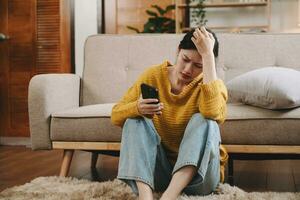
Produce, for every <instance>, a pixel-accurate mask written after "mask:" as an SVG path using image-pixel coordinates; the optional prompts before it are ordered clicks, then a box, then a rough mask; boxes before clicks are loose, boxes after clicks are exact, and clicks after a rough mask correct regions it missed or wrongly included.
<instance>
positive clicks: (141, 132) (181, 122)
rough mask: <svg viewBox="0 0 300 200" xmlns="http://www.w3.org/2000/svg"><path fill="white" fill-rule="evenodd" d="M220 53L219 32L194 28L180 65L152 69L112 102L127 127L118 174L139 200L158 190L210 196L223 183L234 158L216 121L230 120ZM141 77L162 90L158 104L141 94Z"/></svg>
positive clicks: (116, 119) (115, 116)
mask: <svg viewBox="0 0 300 200" xmlns="http://www.w3.org/2000/svg"><path fill="white" fill-rule="evenodd" d="M217 55H218V41H217V38H216V36H215V34H214V33H212V32H211V31H209V30H206V29H205V27H200V28H197V29H196V30H192V31H190V32H189V33H187V34H186V35H185V36H184V38H183V39H182V41H181V42H180V44H179V47H178V55H177V61H176V64H175V65H174V66H172V65H171V64H170V63H169V62H168V61H165V62H164V63H162V64H160V65H155V66H153V67H150V68H149V69H147V70H146V71H145V72H144V73H143V74H142V75H141V76H140V77H139V79H138V80H137V81H136V82H135V84H134V85H133V86H132V87H131V88H129V90H128V91H127V93H126V94H125V95H124V97H123V98H122V100H121V101H120V102H119V103H118V104H116V105H115V106H114V107H113V110H112V118H111V119H112V123H113V124H115V125H118V126H121V127H123V132H122V142H121V153H120V161H119V171H118V178H119V179H121V180H123V181H125V182H126V183H127V184H129V186H130V187H131V188H132V189H133V191H134V192H135V193H136V194H138V195H139V199H153V194H152V192H153V191H160V192H163V194H162V196H161V199H168V200H171V199H176V198H177V196H179V195H180V194H181V192H184V193H186V194H187V195H206V194H209V193H211V192H213V191H214V190H215V189H216V187H217V185H218V183H219V182H220V181H224V165H225V162H226V160H227V157H228V156H227V153H226V151H225V149H224V148H223V147H222V146H220V141H221V138H220V133H219V127H218V125H217V123H216V121H217V122H218V123H223V122H224V120H225V115H226V101H227V90H226V87H225V86H224V83H223V82H222V81H221V80H220V79H218V78H217V75H216V68H215V56H217ZM142 83H146V84H148V85H152V86H154V87H156V88H157V89H158V91H159V103H157V102H158V100H157V99H142V98H141V97H140V96H141V91H140V85H141V84H142ZM151 103H152V104H151ZM153 103H156V104H153ZM220 163H221V165H220Z"/></svg>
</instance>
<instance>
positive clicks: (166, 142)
mask: <svg viewBox="0 0 300 200" xmlns="http://www.w3.org/2000/svg"><path fill="white" fill-rule="evenodd" d="M168 67H170V63H169V62H168V61H165V62H163V63H162V64H159V65H155V66H152V67H150V68H148V69H147V70H145V72H144V73H143V74H142V75H141V76H140V77H139V78H138V80H137V81H136V82H135V83H134V85H133V86H132V87H130V88H129V89H128V91H127V92H126V94H125V95H124V96H123V98H122V99H121V101H120V102H119V103H117V104H116V105H115V106H114V107H113V110H112V116H111V120H112V123H113V124H114V125H117V126H121V127H122V126H123V124H124V122H125V121H126V119H127V118H135V117H141V114H140V113H139V111H138V108H137V101H138V99H139V98H140V95H141V91H140V85H141V83H146V84H149V85H152V86H154V87H156V88H157V89H158V91H159V99H160V102H162V103H163V104H164V109H163V110H162V114H161V115H154V117H153V119H152V120H153V123H154V126H155V128H156V130H157V132H158V134H159V135H160V137H161V142H162V145H163V146H164V147H165V149H166V153H167V156H168V159H169V160H170V161H171V163H173V164H174V163H175V162H176V159H177V155H178V150H179V145H180V142H181V140H182V137H183V134H184V130H185V128H186V126H187V124H188V122H189V120H190V118H191V117H192V115H193V114H194V113H197V112H200V113H201V114H202V115H203V116H204V117H205V118H208V119H213V120H216V121H217V122H218V123H223V122H224V120H225V115H226V101H227V90H226V87H225V85H224V83H223V81H222V80H220V79H218V80H215V81H212V82H210V83H207V84H203V82H202V77H203V74H200V75H199V76H198V77H196V78H195V79H194V80H193V81H192V82H191V83H189V84H188V85H187V86H185V87H184V89H183V90H182V91H181V93H180V94H178V95H175V94H173V93H171V83H170V81H169V77H168ZM227 159H228V154H227V152H226V150H225V148H224V147H223V146H222V145H221V146H220V164H221V168H220V175H221V181H222V182H223V181H224V169H225V163H226V161H227Z"/></svg>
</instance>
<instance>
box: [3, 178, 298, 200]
mask: <svg viewBox="0 0 300 200" xmlns="http://www.w3.org/2000/svg"><path fill="white" fill-rule="evenodd" d="M219 191H220V192H219V194H212V195H208V196H204V197H201V196H189V197H188V196H181V197H180V198H179V200H216V199H221V200H235V199H241V200H244V199H247V200H253V199H259V200H264V199H268V200H285V199H288V200H299V199H300V193H299V192H298V193H277V192H264V193H260V192H251V193H247V192H245V191H243V190H241V189H239V188H238V187H231V186H230V185H228V184H221V185H220V187H219ZM155 196H156V198H157V197H158V196H159V194H156V195H155ZM0 199H1V200H4V199H5V200H21V199H22V200H37V199H39V200H43V199H47V200H67V199H68V200H82V199H84V200H100V199H101V200H110V199H121V200H133V199H137V197H136V196H135V195H134V194H133V193H132V192H131V189H130V188H129V187H128V186H127V185H126V184H124V183H123V182H121V181H119V180H117V179H115V180H114V181H107V182H102V183H101V182H91V181H88V180H78V179H76V178H71V177H68V178H61V177H56V176H52V177H40V178H36V179H34V180H32V181H31V182H30V183H26V184H24V185H21V186H15V187H12V188H8V189H6V190H4V191H2V192H1V193H0Z"/></svg>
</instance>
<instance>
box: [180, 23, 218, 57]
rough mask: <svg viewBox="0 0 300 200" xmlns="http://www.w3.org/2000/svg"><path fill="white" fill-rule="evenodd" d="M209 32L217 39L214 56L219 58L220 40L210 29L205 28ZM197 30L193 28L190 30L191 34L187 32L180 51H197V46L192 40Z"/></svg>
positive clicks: (181, 42)
mask: <svg viewBox="0 0 300 200" xmlns="http://www.w3.org/2000/svg"><path fill="white" fill-rule="evenodd" d="M205 29H206V30H207V31H208V32H210V33H211V34H212V35H213V37H214V38H215V45H214V49H213V52H214V56H215V57H218V55H219V42H218V38H217V36H216V34H215V33H214V32H212V31H211V30H210V29H208V28H205ZM194 31H195V29H194V28H193V29H192V30H190V31H189V32H187V33H186V34H185V35H184V37H183V39H182V40H181V41H180V44H179V49H196V50H197V48H196V46H195V44H194V43H193V41H192V40H191V38H192V37H193V33H194Z"/></svg>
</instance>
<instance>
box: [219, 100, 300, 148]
mask: <svg viewBox="0 0 300 200" xmlns="http://www.w3.org/2000/svg"><path fill="white" fill-rule="evenodd" d="M220 128H221V135H222V143H223V144H255V145H260V144H269V145H300V108H295V109H291V110H280V111H277V110H276V111H274V110H268V109H264V108H258V107H254V106H248V105H244V104H241V103H229V104H228V114H227V119H226V121H225V123H224V124H222V125H221V126H220Z"/></svg>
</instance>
